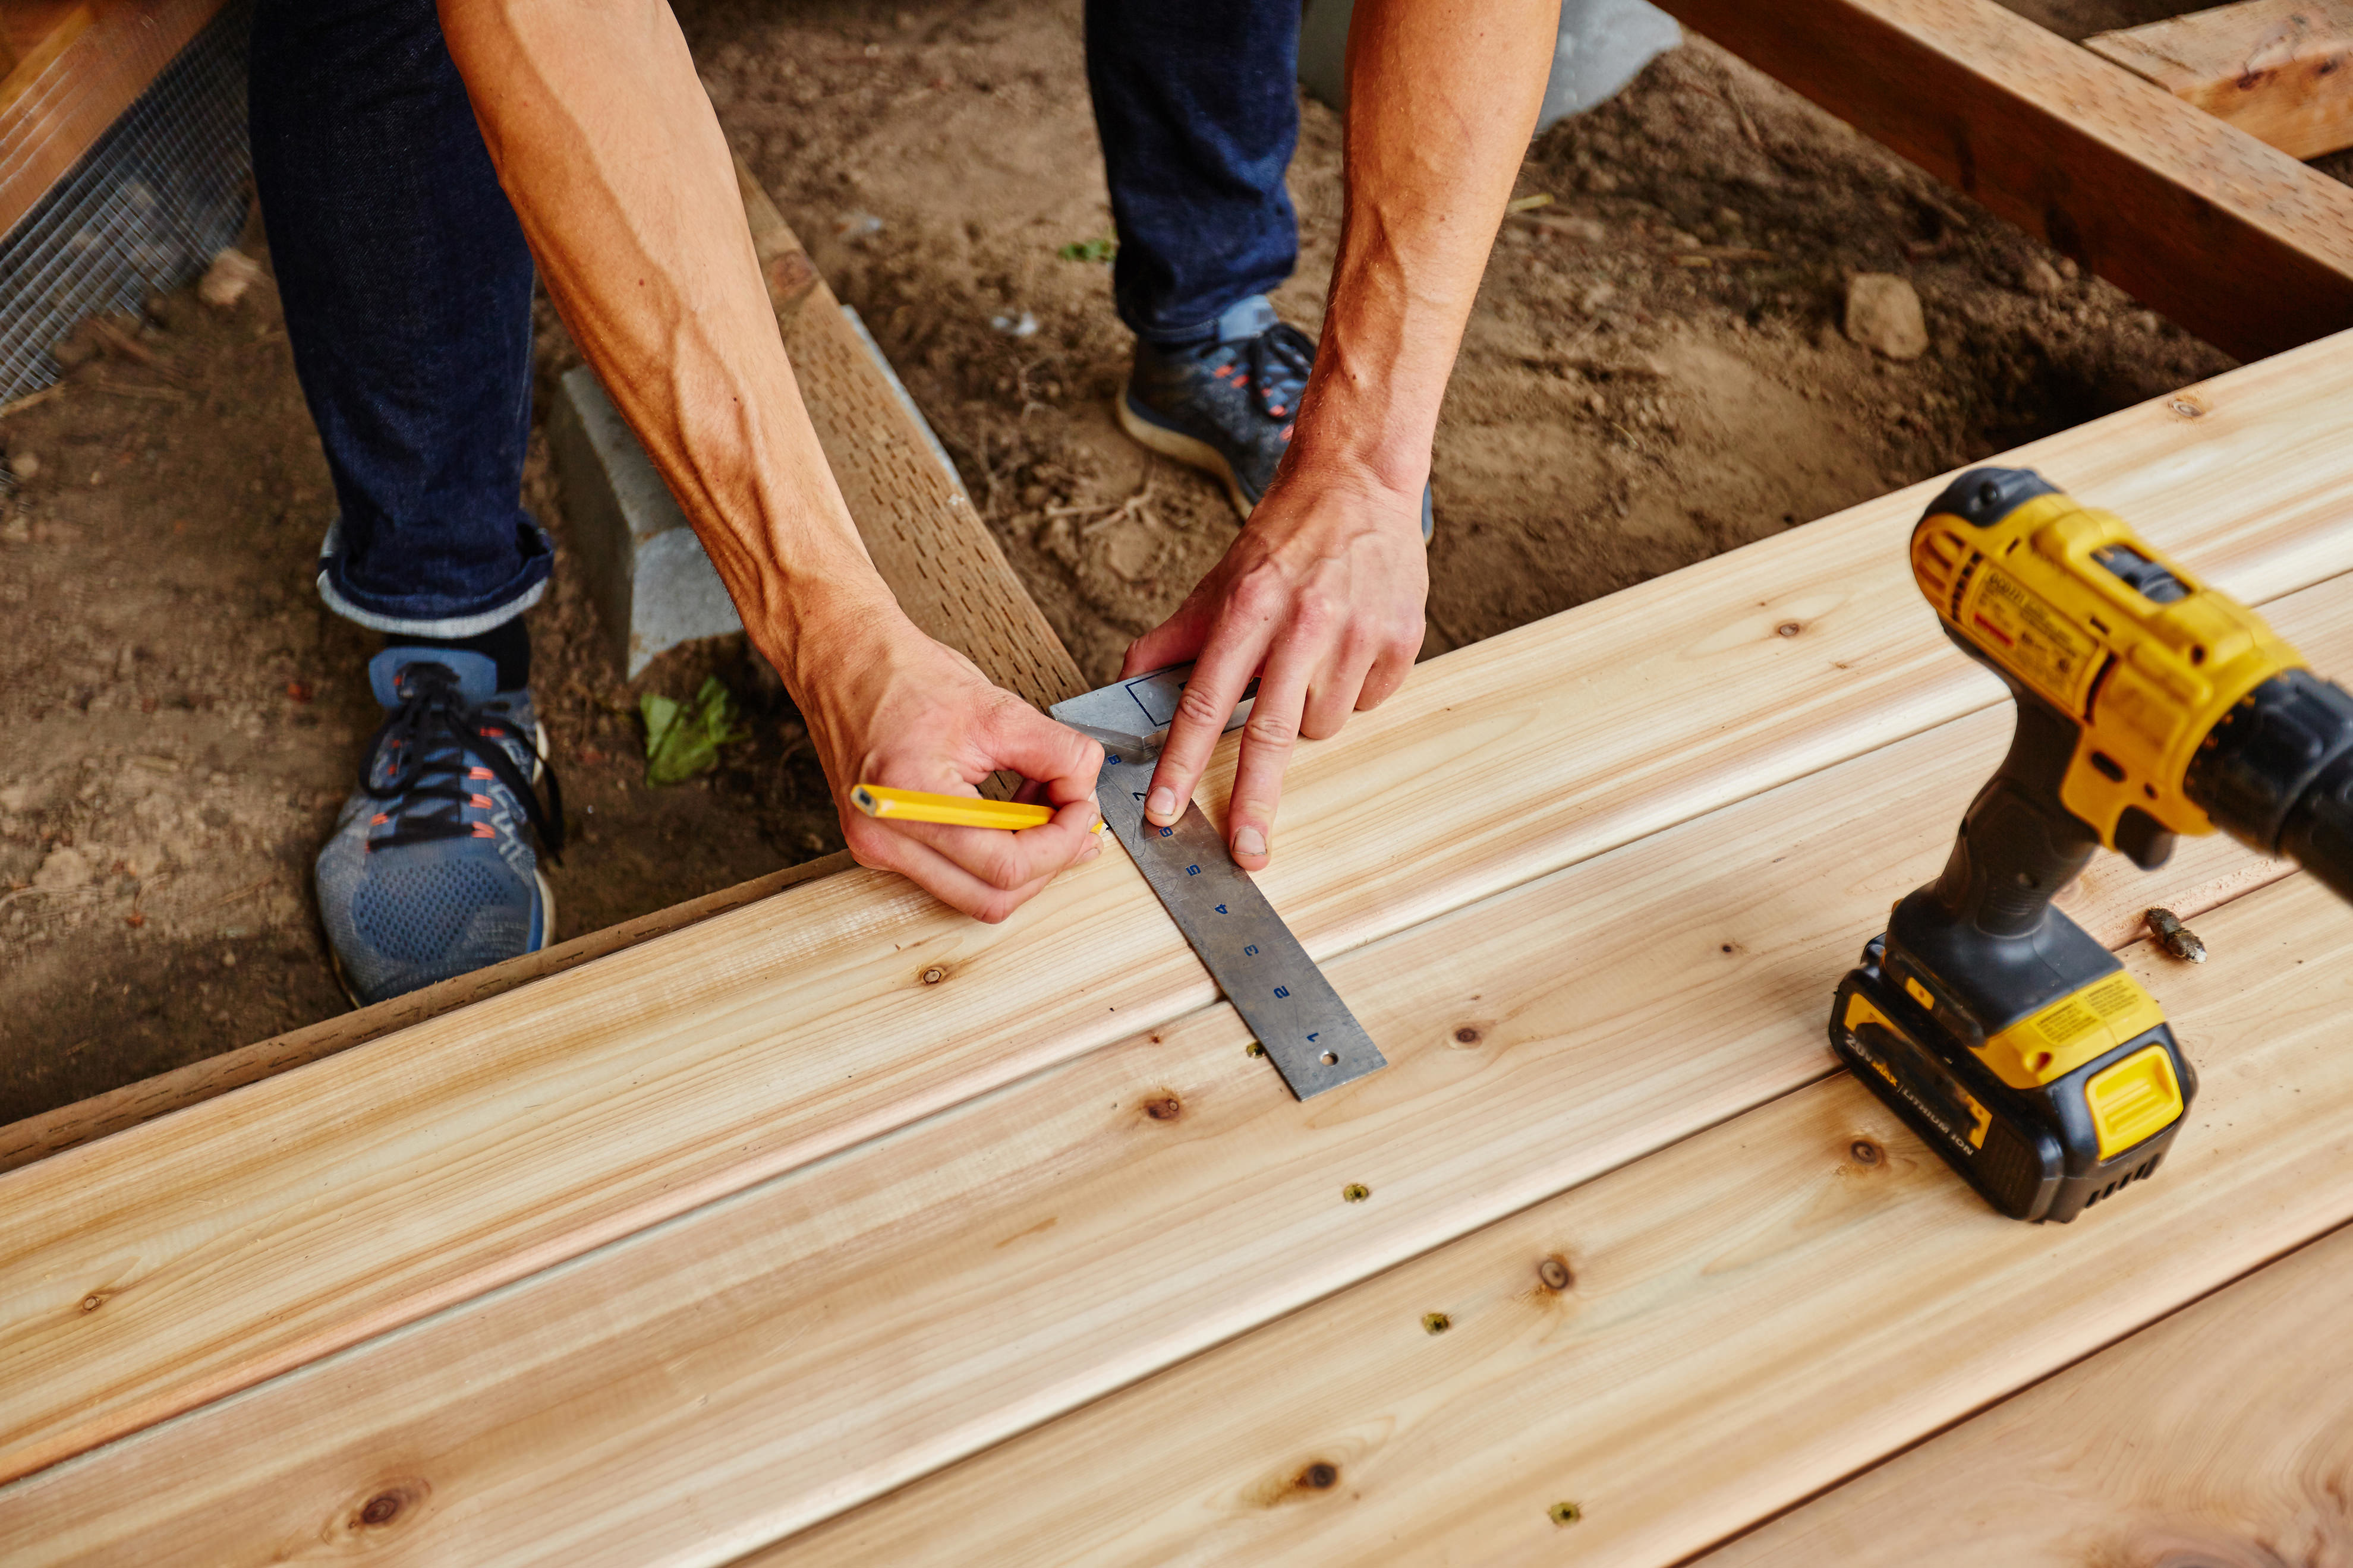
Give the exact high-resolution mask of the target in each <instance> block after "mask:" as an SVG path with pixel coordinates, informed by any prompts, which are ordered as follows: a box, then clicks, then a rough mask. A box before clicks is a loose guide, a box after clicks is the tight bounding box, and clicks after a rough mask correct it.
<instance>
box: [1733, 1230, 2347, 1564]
mask: <svg viewBox="0 0 2353 1568" xmlns="http://www.w3.org/2000/svg"><path fill="white" fill-rule="evenodd" d="M2348 1299H2353V1229H2339V1230H2337V1231H2336V1232H2334V1233H2332V1234H2331V1235H2329V1236H2327V1237H2323V1238H2322V1239H2320V1240H2318V1241H2316V1242H2313V1243H2312V1244H2311V1245H2309V1246H2307V1247H2303V1248H2301V1249H2300V1250H2298V1251H2296V1252H2294V1253H2291V1254H2290V1255H2288V1256H2287V1257H2286V1258H2282V1259H2281V1260H2280V1261H2278V1262H2277V1263H2274V1264H2272V1265H2271V1266H2270V1267H2268V1268H2260V1269H2257V1270H2256V1271H2255V1272H2254V1273H2253V1274H2251V1275H2249V1276H2247V1277H2246V1278H2245V1279H2241V1280H2239V1281H2238V1282H2237V1283H2236V1284H2233V1285H2232V1286H2231V1287H2230V1288H2229V1289H2224V1290H2220V1291H2217V1292H2216V1293H2215V1294H2213V1295H2211V1296H2209V1297H2208V1298H2206V1300H2202V1301H2200V1302H2199V1303H2198V1304H2197V1305H2195V1306H2193V1307H2189V1308H2187V1309H2185V1310H2182V1311H2180V1312H2179V1313H2176V1314H2175V1315H2174V1316H2172V1317H2170V1318H2168V1319H2167V1320H2166V1321H2163V1322H2161V1323H2158V1324H2156V1325H2154V1326H2152V1327H2150V1328H2147V1329H2144V1330H2142V1331H2140V1332H2139V1333H2137V1334H2135V1335H2134V1336H2133V1337H2132V1338H2130V1339H2128V1340H2126V1341H2124V1342H2121V1343H2119V1344H2116V1345H2112V1346H2110V1347H2109V1348H2108V1349H2106V1350H2105V1351H2102V1352H2100V1353H2099V1354H2098V1355H2095V1356H2094V1357H2092V1358H2091V1359H2090V1360H2089V1361H2086V1362H2084V1363H2080V1364H2079V1365H2076V1366H2073V1367H2071V1368H2069V1369H2068V1370H2067V1371H2065V1372H2063V1373H2060V1374H2059V1375H2058V1376H2056V1377H2053V1378H2052V1379H2051V1380H2050V1381H2049V1382H2047V1383H2044V1384H2040V1385H2038V1386H2036V1387H2035V1388H2032V1389H2031V1390H2029V1391H2028V1392H2026V1393H2024V1394H2019V1395H2018V1396H2016V1397H2015V1398H2012V1399H2009V1400H2005V1401H2004V1402H2002V1403H2001V1404H2000V1405H1996V1406H1994V1408H1993V1409H1991V1410H1989V1411H1987V1412H1986V1413H1985V1414H1984V1415H1978V1416H1977V1417H1976V1418H1975V1419H1973V1420H1971V1421H1968V1422H1967V1423H1966V1424H1964V1425H1962V1426H1958V1427H1956V1428H1955V1429H1954V1430H1952V1431H1950V1432H1947V1433H1945V1434H1944V1435H1942V1436H1938V1437H1936V1438H1934V1439H1932V1440H1931V1441H1929V1442H1927V1443H1925V1444H1923V1445H1921V1446H1920V1447H1918V1448H1915V1449H1914V1450H1912V1451H1911V1452H1910V1453H1907V1454H1905V1455H1903V1456H1902V1457H1900V1458H1895V1459H1892V1460H1890V1461H1889V1462H1888V1463H1887V1464H1885V1465H1883V1466H1882V1467H1880V1468H1877V1469H1875V1470H1873V1471H1871V1472H1870V1473H1868V1474H1867V1475H1864V1476H1862V1477H1861V1478H1860V1479H1856V1480H1852V1481H1849V1482H1848V1483H1847V1484H1846V1485H1844V1486H1842V1487H1841V1488H1839V1489H1837V1490H1836V1491H1834V1492H1831V1493H1830V1494H1829V1495H1828V1496H1826V1497H1822V1498H1819V1499H1817V1500H1814V1501H1813V1502H1810V1503H1808V1504H1807V1505H1806V1506H1805V1507H1803V1508H1801V1509H1799V1510H1797V1511H1796V1512H1794V1513H1792V1514H1789V1515H1787V1516H1786V1517H1784V1518H1782V1519H1779V1520H1777V1521H1774V1522H1772V1523H1771V1524H1768V1525H1767V1526H1765V1527H1764V1528H1763V1529H1762V1530H1760V1531H1757V1533H1756V1534H1754V1535H1751V1536H1748V1537H1746V1538H1745V1539H1743V1540H1741V1541H1739V1542H1735V1543H1734V1544H1733V1545H1731V1546H1729V1547H1727V1548H1725V1550H1723V1551H1721V1552H1714V1553H1711V1554H1710V1555H1708V1556H1707V1557H1705V1558H1703V1559H1701V1561H1702V1562H1703V1563H1705V1564H1706V1565H1707V1568H1749V1565H1763V1564H1768V1563H1787V1564H1790V1565H1792V1568H1796V1565H1799V1564H1805V1565H1808V1568H1811V1565H1813V1564H1819V1563H1840V1564H1841V1565H1847V1568H1863V1565H1864V1564H1868V1563H1887V1564H1889V1565H1890V1568H1894V1565H1896V1564H1902V1565H1903V1568H1932V1565H1934V1564H1937V1563H1949V1564H1952V1565H1953V1568H1964V1565H1967V1568H1976V1565H1977V1564H1981V1563H2002V1564H2004V1565H2005V1568H2038V1565H2041V1564H2048V1565H2049V1568H2076V1565H2078V1564H2081V1563H2087V1562H2097V1563H2184V1564H2188V1563H2218V1564H2219V1563H2250V1564H2253V1563H2281V1562H2299V1561H2300V1562H2307V1563H2324V1562H2327V1561H2329V1560H2330V1555H2331V1553H2332V1552H2341V1550H2342V1543H2343V1541H2344V1539H2345V1529H2346V1505H2345V1492H2346V1485H2347V1478H2348V1477H2353V1421H2348V1420H2347V1418H2346V1412H2347V1411H2348V1409H2353V1337H2348V1335H2347V1334H2346V1332H2345V1303H2346V1301H2347V1300H2348Z"/></svg>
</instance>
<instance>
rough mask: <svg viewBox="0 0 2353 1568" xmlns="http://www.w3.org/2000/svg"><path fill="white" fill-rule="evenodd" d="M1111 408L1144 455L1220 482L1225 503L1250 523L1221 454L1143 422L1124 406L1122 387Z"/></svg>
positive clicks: (1237, 485)
mask: <svg viewBox="0 0 2353 1568" xmlns="http://www.w3.org/2000/svg"><path fill="white" fill-rule="evenodd" d="M1111 405H1112V413H1113V415H1114V416H1117V418H1118V420H1119V427H1120V428H1121V429H1123V430H1124V431H1126V432H1127V435H1128V438H1129V439H1130V440H1132V441H1134V443H1135V444H1136V445H1137V446H1139V447H1144V448H1145V450H1146V451H1151V452H1157V453H1159V454H1160V455H1161V456H1162V457H1164V458H1175V459H1176V461H1178V462H1180V463H1183V464H1184V465H1186V466H1187V468H1198V469H1200V470H1201V471H1202V472H1203V473H1205V474H1208V476H1209V477H1210V478H1211V479H1217V480H1219V482H1221V483H1222V484H1223V485H1224V486H1225V487H1226V499H1227V500H1229V501H1231V502H1233V504H1234V510H1236V511H1238V512H1240V514H1241V518H1242V521H1244V522H1248V521H1250V498H1249V497H1248V496H1246V495H1244V494H1242V487H1241V481H1240V479H1236V478H1234V466H1233V465H1232V464H1231V463H1229V462H1227V461H1226V456H1225V454H1224V453H1222V452H1220V451H1219V450H1218V449H1217V448H1216V447H1212V446H1210V445H1209V444H1208V442H1207V441H1201V440H1196V439H1195V438H1194V437H1190V436H1187V435H1183V434H1180V433H1179V432H1177V431H1175V430H1168V429H1164V428H1163V427H1161V426H1157V425H1155V424H1154V423H1152V421H1151V420H1149V419H1146V418H1145V417H1144V416H1142V415H1140V414H1138V413H1136V411H1135V410H1134V409H1133V408H1130V407H1129V406H1128V405H1127V391H1126V389H1125V388H1124V387H1123V388H1122V389H1121V390H1120V392H1119V394H1118V395H1117V396H1115V397H1113V399H1112V400H1111Z"/></svg>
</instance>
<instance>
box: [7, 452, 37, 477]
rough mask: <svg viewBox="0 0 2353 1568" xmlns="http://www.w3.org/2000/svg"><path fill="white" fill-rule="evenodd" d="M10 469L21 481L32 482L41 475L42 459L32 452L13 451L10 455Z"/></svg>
mask: <svg viewBox="0 0 2353 1568" xmlns="http://www.w3.org/2000/svg"><path fill="white" fill-rule="evenodd" d="M8 471H9V472H10V473H12V474H14V475H16V478H17V479H18V480H19V481H20V482H22V483H25V484H30V483H32V482H33V481H34V480H35V479H38V478H40V476H41V459H40V458H38V457H37V456H36V455H35V454H34V453H31V452H11V453H10V454H9V455H8Z"/></svg>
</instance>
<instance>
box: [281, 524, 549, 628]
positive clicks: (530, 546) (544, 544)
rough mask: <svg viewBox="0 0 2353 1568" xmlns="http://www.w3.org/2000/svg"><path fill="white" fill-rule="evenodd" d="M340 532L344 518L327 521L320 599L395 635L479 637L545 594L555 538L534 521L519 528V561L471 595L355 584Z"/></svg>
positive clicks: (321, 549) (346, 615)
mask: <svg viewBox="0 0 2353 1568" xmlns="http://www.w3.org/2000/svg"><path fill="white" fill-rule="evenodd" d="M521 532H522V539H521V541H520V543H521V545H522V556H523V560H522V566H521V567H520V568H519V569H518V570H517V571H516V572H515V574H514V575H513V576H512V578H510V579H509V580H508V581H507V582H505V583H503V584H500V586H499V587H498V588H497V589H496V590H494V591H493V592H491V593H489V594H483V595H476V596H475V597H473V598H470V599H459V598H452V597H450V596H448V595H437V594H406V595H383V594H371V593H369V592H367V591H366V590H364V589H359V588H354V587H353V586H352V584H351V583H350V581H349V579H348V577H347V576H346V575H345V573H344V570H343V566H344V558H343V519H342V518H340V517H338V518H337V519H336V520H335V521H333V522H332V523H330V524H328V525H327V537H326V539H325V540H324V542H322V543H321V544H320V546H319V597H321V598H322V599H324V600H325V601H326V602H327V608H329V609H331V610H332V611H334V612H335V614H337V615H339V616H343V618H344V619H345V620H347V621H356V622H357V623H359V624H360V625H361V626H366V627H367V628H369V629H370V630H371V631H379V632H389V633H392V634H393V635H395V636H406V637H441V638H454V637H480V635H481V634H482V633H484V632H486V631H489V630H490V629H491V627H493V626H503V625H505V624H506V623H507V622H509V621H511V620H512V619H514V618H515V617H516V616H520V615H522V613H523V612H524V611H525V610H528V609H530V608H531V607H532V606H533V605H536V604H538V603H539V601H540V600H541V599H542V598H543V597H544V596H545V595H546V593H547V577H548V574H549V572H551V571H552V570H553V569H554V564H555V543H554V541H553V540H551V539H550V538H548V536H547V531H546V530H545V529H543V528H542V527H540V526H539V525H538V524H537V523H535V522H534V523H528V524H526V525H525V526H524V528H523V529H522V530H521Z"/></svg>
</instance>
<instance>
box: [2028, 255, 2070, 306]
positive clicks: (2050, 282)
mask: <svg viewBox="0 0 2353 1568" xmlns="http://www.w3.org/2000/svg"><path fill="white" fill-rule="evenodd" d="M2066 282H2067V280H2066V279H2063V278H2062V277H2060V276H2059V269H2058V268H2056V267H2053V266H2052V265H2051V263H2049V262H2047V261H2045V260H2043V259H2042V258H2041V257H2039V256H2038V257H2036V258H2034V259H2033V260H2031V261H2029V262H2028V263H2027V264H2026V266H2025V268H2023V269H2022V270H2021V272H2020V273H2019V277H2018V286H2019V287H2020V288H2021V289H2025V290H2026V291H2027V292H2028V293H2030V294H2036V295H2040V296H2042V298H2043V299H2046V300H2047V299H2049V298H2050V297H2051V296H2052V295H2053V294H2056V293H2057V292H2059V290H2060V289H2063V288H2064V287H2065V286H2066Z"/></svg>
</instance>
